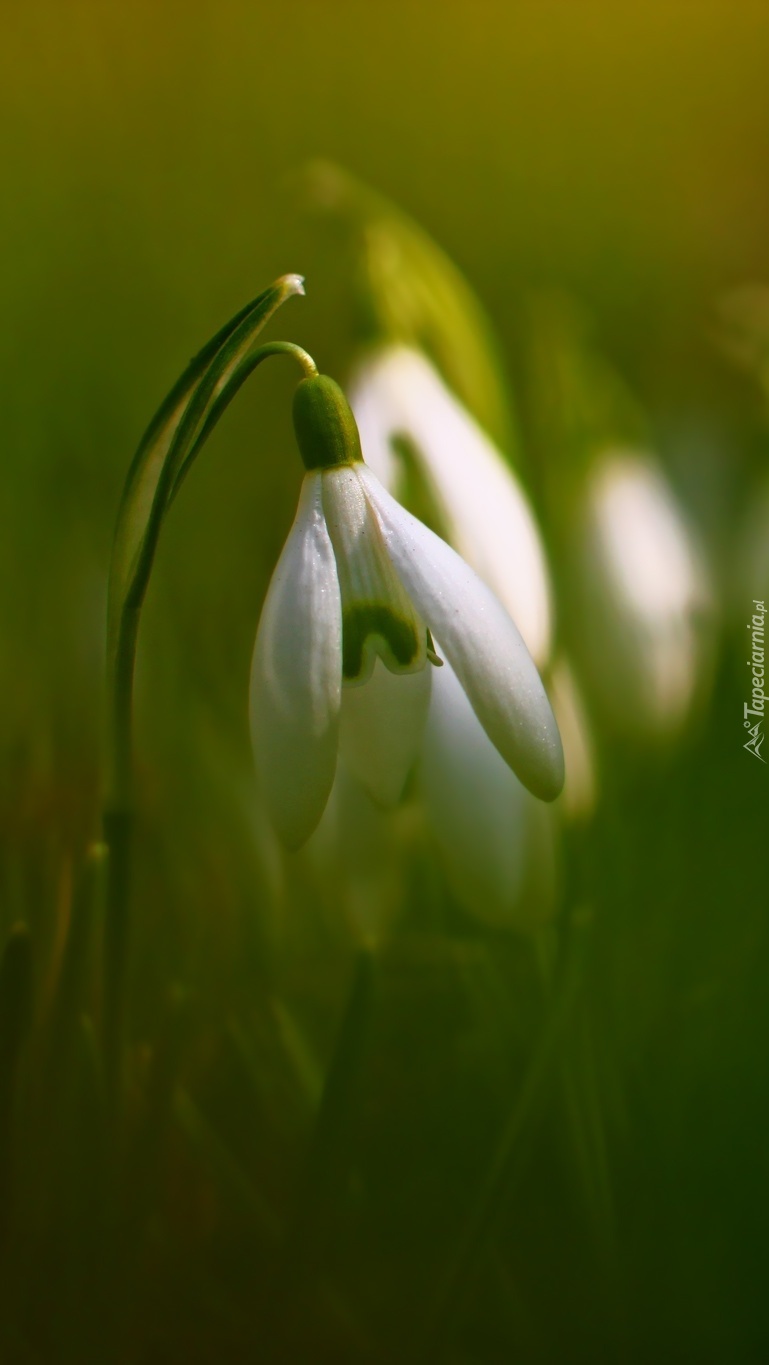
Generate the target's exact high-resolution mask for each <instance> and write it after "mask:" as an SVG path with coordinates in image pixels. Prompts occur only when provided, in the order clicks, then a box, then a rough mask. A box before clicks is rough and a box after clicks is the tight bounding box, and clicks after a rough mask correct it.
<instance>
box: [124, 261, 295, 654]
mask: <svg viewBox="0 0 769 1365" xmlns="http://www.w3.org/2000/svg"><path fill="white" fill-rule="evenodd" d="M302 292H303V286H302V279H301V276H299V275H284V276H283V277H282V278H281V279H279V280H276V282H275V283H274V284H273V285H270V287H269V288H268V289H265V290H264V291H263V292H262V293H261V294H260V295H259V296H258V298H256V299H254V300H253V302H252V303H249V304H247V305H246V307H245V308H242V309H241V310H240V312H239V313H236V315H235V317H234V318H231V319H230V321H229V322H228V323H227V324H226V325H225V326H224V327H222V328H221V330H220V331H219V332H217V334H216V336H214V337H213V338H212V339H211V340H210V341H209V342H208V343H207V344H206V345H205V346H204V347H203V349H202V350H201V351H200V352H199V353H198V354H197V355H196V356H195V357H194V359H193V360H191V361H190V364H189V365H188V367H187V369H186V370H185V371H184V374H183V375H182V376H181V377H180V378H179V379H178V380H177V382H176V384H175V385H174V387H173V388H172V389H171V391H170V393H169V394H168V396H167V397H166V398H165V399H164V401H163V402H162V403H161V405H160V407H159V409H158V411H157V412H156V414H155V416H154V417H153V419H152V421H151V422H150V424H149V426H148V428H147V430H146V432H145V434H144V436H143V438H142V440H141V442H140V444H139V448H138V450H137V452H136V455H135V456H134V460H133V463H132V465H131V468H130V470H129V473H128V479H127V481H126V486H125V491H124V493H123V498H122V501H121V504H120V510H119V513H118V520H117V527H116V530H115V540H114V546H113V553H112V564H111V568H110V589H109V603H108V626H107V639H108V659H109V660H110V662H111V664H114V661H115V659H116V657H117V654H118V648H119V638H120V632H121V627H122V623H123V618H124V615H125V613H126V611H127V610H131V609H134V610H135V609H138V607H139V606H140V605H141V602H142V598H143V596H144V592H145V590H146V586H147V580H148V577H149V572H150V569H151V566H152V559H153V556H154V553H155V546H156V544H157V538H158V534H159V532H160V527H161V525H162V521H163V518H164V516H165V514H166V512H167V510H168V507H169V505H170V499H171V493H172V490H173V487H174V482H175V480H176V477H177V475H178V474H179V471H180V469H181V467H182V465H183V464H184V462H185V458H186V456H187V454H188V452H189V450H190V447H191V446H192V444H193V442H194V440H195V436H196V434H197V433H198V432H199V431H200V429H201V427H202V426H203V424H204V423H205V420H206V417H207V415H208V414H209V412H210V410H211V408H212V406H213V405H214V404H215V403H216V400H217V398H218V397H219V396H220V394H221V393H222V391H223V390H224V389H226V387H227V385H228V383H229V381H230V380H231V378H232V376H233V374H234V373H235V372H236V371H237V370H238V367H239V366H240V365H241V363H242V362H243V360H244V359H245V357H246V356H247V355H248V352H249V350H250V349H251V347H252V345H253V343H254V340H255V338H256V337H257V336H258V334H259V332H260V331H261V330H262V328H263V327H264V325H265V323H267V322H268V321H269V319H270V318H271V317H272V315H273V313H275V312H276V310H277V309H278V308H279V307H280V305H281V304H282V303H285V301H286V299H288V298H290V297H291V296H292V295H293V294H300V293H302ZM230 396H232V395H230ZM209 430H210V428H209ZM199 448H200V443H198V444H197V445H196V450H197V449H199Z"/></svg>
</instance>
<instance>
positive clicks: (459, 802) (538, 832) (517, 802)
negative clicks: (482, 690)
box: [421, 641, 555, 929]
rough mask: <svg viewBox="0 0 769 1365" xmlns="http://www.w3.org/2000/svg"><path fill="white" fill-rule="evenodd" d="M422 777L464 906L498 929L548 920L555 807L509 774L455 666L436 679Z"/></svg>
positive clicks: (441, 850)
mask: <svg viewBox="0 0 769 1365" xmlns="http://www.w3.org/2000/svg"><path fill="white" fill-rule="evenodd" d="M436 647H438V642H437V641H436ZM421 778H422V789H423V792H424V796H425V801H426V804H427V812H428V819H429V823H430V826H431V829H432V832H433V835H434V837H435V841H436V843H437V845H438V851H439V854H440V856H441V861H442V862H443V865H444V868H445V871H446V875H447V877H448V881H449V884H450V886H451V888H452V890H453V891H454V894H455V895H456V897H457V899H458V900H459V901H461V903H462V904H463V905H464V906H465V908H466V909H467V910H469V911H470V912H471V913H472V914H474V915H476V916H477V917H478V918H479V919H481V920H483V921H484V922H485V923H487V924H493V925H495V926H497V927H510V928H517V929H524V928H525V929H530V928H533V927H534V926H535V925H537V924H541V923H543V922H544V921H546V920H547V919H549V918H550V916H551V914H552V912H553V909H554V891H555V846H554V835H555V827H554V823H553V821H554V818H555V812H554V810H553V809H552V808H550V807H547V806H544V805H543V804H542V803H541V802H540V801H537V800H536V798H535V797H533V796H531V794H530V793H529V792H527V791H526V788H525V787H524V786H523V785H522V784H521V783H520V782H519V781H518V778H517V777H516V776H515V773H513V772H511V771H510V769H509V767H508V766H507V764H506V763H505V762H504V760H503V759H502V758H501V757H500V755H499V754H498V753H497V751H496V749H495V748H494V746H493V744H492V743H491V741H490V740H489V739H488V738H487V736H486V735H485V734H484V731H483V729H482V728H481V725H480V724H479V722H478V720H477V718H476V716H475V713H474V712H473V709H472V707H471V706H470V703H469V702H468V700H467V698H466V696H465V694H464V692H463V691H462V688H461V686H460V684H459V681H458V679H457V677H456V675H455V674H454V672H453V671H452V669H451V668H450V666H449V665H448V664H446V665H445V667H444V668H441V669H439V670H436V674H435V677H434V679H433V697H432V702H431V705H430V714H429V717H428V721H427V729H426V732H425V744H424V751H423V759H422V766H421Z"/></svg>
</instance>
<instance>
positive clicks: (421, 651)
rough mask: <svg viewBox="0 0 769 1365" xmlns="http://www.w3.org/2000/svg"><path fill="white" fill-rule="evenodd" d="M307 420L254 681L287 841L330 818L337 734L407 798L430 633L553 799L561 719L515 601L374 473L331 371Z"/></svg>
mask: <svg viewBox="0 0 769 1365" xmlns="http://www.w3.org/2000/svg"><path fill="white" fill-rule="evenodd" d="M294 426H295V430H296V435H297V441H298V444H299V449H300V452H301V455H302V458H303V461H304V464H305V467H306V469H307V473H306V474H305V478H304V482H303V485H302V491H301V496H300V500H299V510H298V512H297V516H296V520H295V522H294V525H293V527H292V529H291V531H290V533H289V536H288V540H287V541H286V544H285V547H284V549H283V552H282V554H281V556H280V559H279V561H278V564H277V567H276V569H275V572H274V574H273V577H272V581H271V583H270V586H269V589H268V592H267V597H266V599H265V603H264V608H263V610H262V616H261V620H260V623H259V629H258V632H257V638H256V645H255V648H254V658H253V666H252V675H251V723H252V735H253V741H254V747H255V753H256V759H257V766H258V769H259V772H260V774H261V778H262V782H263V787H264V792H265V796H266V800H267V804H268V808H269V810H270V813H271V816H272V819H273V822H274V824H275V826H276V828H277V831H278V833H279V835H280V836H281V838H282V839H283V841H284V842H285V843H286V844H287V845H288V846H290V847H298V846H299V845H300V844H301V843H303V842H304V841H305V840H306V839H307V838H308V837H309V835H310V834H311V833H312V830H313V829H314V828H315V827H316V825H317V824H318V822H319V820H320V818H321V815H322V814H323V810H324V807H325V805H326V802H327V800H328V796H329V792H330V790H331V786H332V783H333V780H334V773H335V769H336V761H337V750H338V748H339V745H340V737H341V740H342V742H343V743H344V744H345V746H346V749H347V750H349V753H350V756H351V764H350V766H351V767H353V769H354V771H357V772H358V773H361V774H363V775H364V776H365V779H366V782H367V785H368V787H369V790H371V791H372V792H374V793H375V794H378V795H379V796H380V798H381V799H382V800H384V801H386V800H393V799H397V797H398V795H399V794H400V790H401V789H402V787H403V784H404V782H405V778H406V776H407V773H408V769H409V767H410V765H411V763H412V762H413V759H414V757H415V756H416V750H417V747H418V745H419V742H420V740H421V736H422V731H423V727H424V724H425V718H426V712H427V703H428V700H429V691H430V683H431V674H432V673H433V672H434V671H435V666H437V665H439V664H440V662H441V660H440V658H439V657H438V655H437V654H436V651H435V647H434V644H433V637H432V634H431V632H434V633H435V635H436V636H437V637H438V638H439V639H440V641H441V648H442V650H443V651H444V653H445V657H446V659H447V660H448V662H449V664H450V665H451V666H452V668H453V670H454V672H455V674H456V676H457V679H458V681H459V684H460V685H461V687H462V689H463V690H464V692H465V693H466V695H467V697H468V700H469V702H470V704H471V706H472V709H473V711H474V713H475V715H476V716H477V718H478V720H479V722H480V724H481V726H482V727H483V729H484V730H485V732H486V734H487V735H488V737H489V739H490V740H491V742H492V744H493V745H494V746H495V748H496V750H497V751H498V752H499V754H500V755H501V757H502V759H504V761H505V763H506V764H509V766H510V767H511V768H512V769H513V770H514V771H515V772H516V773H517V774H518V777H519V778H520V780H521V781H522V782H523V783H524V784H525V785H526V786H527V787H528V788H529V790H530V791H532V792H533V793H534V794H535V795H536V796H539V797H541V798H542V799H543V800H552V799H554V798H555V797H556V796H557V795H558V793H559V791H560V789H561V786H562V785H563V753H562V750H561V742H560V737H559V734H558V729H557V726H556V723H555V720H554V717H553V713H552V711H551V709H550V704H549V702H548V700H547V697H546V695H545V691H544V688H543V686H542V682H541V680H540V678H539V674H538V673H537V670H536V667H535V665H534V663H533V661H532V659H531V656H530V655H529V652H528V650H527V649H526V646H525V645H524V643H523V641H522V639H521V636H520V635H519V633H518V630H517V628H516V626H515V625H514V624H513V621H512V619H511V618H510V616H509V615H508V613H507V611H506V610H505V608H504V607H503V606H502V605H501V604H500V602H499V601H498V600H497V598H496V597H495V596H494V594H493V593H492V592H491V591H490V590H489V588H488V587H487V586H486V585H485V584H484V583H483V582H482V581H481V580H480V579H479V578H478V577H477V576H476V575H475V573H473V571H472V569H470V568H469V567H468V566H467V564H465V562H464V561H463V560H462V559H461V558H460V557H459V555H458V554H456V552H455V551H454V550H452V549H451V548H450V547H449V546H448V545H447V544H446V543H445V541H443V540H441V539H440V538H439V537H438V536H437V535H435V534H434V533H433V532H432V531H430V530H428V528H427V527H426V526H424V525H423V524H422V523H421V522H419V521H418V520H417V519H416V518H415V517H413V516H411V515H410V513H408V512H406V511H405V510H404V508H402V507H401V506H400V505H399V504H398V503H397V502H396V501H395V499H394V498H393V497H392V496H391V495H390V494H389V493H388V492H387V491H386V490H385V489H384V487H383V486H382V484H381V483H380V482H379V480H378V479H377V478H376V477H375V475H374V474H373V473H372V472H371V470H370V469H368V468H367V466H366V465H365V464H364V462H363V458H362V454H361V447H360V438H359V435H358V429H357V426H356V424H355V419H354V418H353V415H352V412H351V410H350V408H349V405H348V403H347V401H346V399H345V397H344V395H343V394H342V391H341V389H340V388H339V387H338V385H336V384H335V383H334V382H333V380H330V379H328V378H327V377H325V376H317V375H316V376H314V377H311V378H307V379H305V380H303V381H302V382H301V383H300V384H299V386H298V388H297V391H296V396H295V400H294Z"/></svg>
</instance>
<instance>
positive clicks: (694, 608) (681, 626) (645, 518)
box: [571, 449, 712, 737]
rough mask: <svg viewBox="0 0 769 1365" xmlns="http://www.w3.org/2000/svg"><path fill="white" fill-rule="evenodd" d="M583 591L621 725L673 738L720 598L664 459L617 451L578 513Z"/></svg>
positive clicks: (601, 695) (598, 672)
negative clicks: (662, 465)
mask: <svg viewBox="0 0 769 1365" xmlns="http://www.w3.org/2000/svg"><path fill="white" fill-rule="evenodd" d="M572 550H573V560H572V581H571V587H572V590H573V593H574V600H575V604H576V607H577V609H578V610H579V612H580V620H579V635H580V640H579V644H580V654H581V661H582V663H583V667H585V669H586V671H587V675H588V677H589V679H590V682H591V685H592V688H593V691H594V693H595V695H596V697H597V699H598V701H599V703H600V704H601V706H602V709H603V712H604V714H605V715H606V716H607V718H609V719H610V721H611V723H612V724H613V726H614V727H615V728H616V729H617V730H618V731H623V732H626V733H634V734H648V735H654V736H660V737H665V736H667V735H670V734H673V733H674V732H675V731H676V730H677V729H678V728H679V727H680V725H681V724H682V722H683V720H684V719H685V717H686V715H687V713H688V711H689V708H690V704H691V702H692V699H693V696H694V694H695V691H696V689H697V685H698V682H699V681H700V673H701V669H702V664H703V640H704V629H703V628H704V626H705V623H706V620H707V617H708V614H709V612H710V610H711V607H712V601H711V590H710V586H709V581H708V575H707V572H706V569H705V565H704V562H703V559H702V556H701V554H700V552H699V550H698V548H697V546H696V544H695V541H694V539H693V536H692V534H691V532H690V530H689V528H688V527H687V525H686V523H685V521H684V518H683V516H682V513H681V512H680V510H679V508H678V506H677V504H676V500H675V498H674V495H673V492H672V490H671V488H670V487H669V485H668V483H667V481H666V479H665V477H664V475H663V474H662V472H661V471H660V470H659V469H658V468H657V467H656V465H655V462H654V461H653V460H652V459H651V457H649V456H647V455H646V454H645V453H642V452H638V451H633V450H623V449H619V450H614V449H612V450H607V451H606V452H604V454H603V455H601V456H599V457H598V458H597V459H596V460H595V462H594V464H593V465H592V467H591V469H590V471H589V474H588V479H587V484H586V487H585V489H584V492H583V496H582V498H581V501H580V503H579V505H578V508H577V512H576V516H575V531H574V543H573V546H572Z"/></svg>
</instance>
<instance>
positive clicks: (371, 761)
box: [339, 659, 434, 806]
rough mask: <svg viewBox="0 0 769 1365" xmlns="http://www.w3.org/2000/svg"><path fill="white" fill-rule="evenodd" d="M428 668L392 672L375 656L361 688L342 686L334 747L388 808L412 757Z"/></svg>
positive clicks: (400, 788) (395, 798)
mask: <svg viewBox="0 0 769 1365" xmlns="http://www.w3.org/2000/svg"><path fill="white" fill-rule="evenodd" d="M433 671H434V670H433V668H432V666H431V665H428V666H427V667H426V668H423V669H421V670H420V671H419V672H418V673H403V674H396V673H391V672H390V671H389V669H387V668H385V667H384V665H383V664H382V662H381V660H379V659H377V661H376V663H375V665H374V671H373V673H372V675H371V677H370V678H369V679H368V681H367V682H365V683H364V684H363V686H362V687H345V688H343V690H342V720H341V728H340V733H339V751H340V753H341V755H342V758H343V759H344V762H345V763H346V765H347V767H348V768H349V769H350V771H351V772H352V773H353V774H354V775H355V777H357V779H358V781H359V782H360V783H361V784H362V785H363V786H364V787H365V788H366V790H367V792H369V794H370V795H371V796H372V797H373V798H374V800H375V801H377V802H379V804H380V805H382V806H393V805H395V803H396V802H397V801H398V800H399V799H400V797H401V795H402V793H403V788H404V786H405V783H406V778H407V777H408V775H409V770H410V769H411V767H412V764H413V763H414V760H415V758H416V756H417V751H418V749H419V746H420V743H421V740H422V735H423V732H424V727H425V720H426V719H427V708H428V705H429V702H430V677H431V674H432V673H433Z"/></svg>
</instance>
